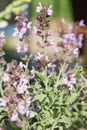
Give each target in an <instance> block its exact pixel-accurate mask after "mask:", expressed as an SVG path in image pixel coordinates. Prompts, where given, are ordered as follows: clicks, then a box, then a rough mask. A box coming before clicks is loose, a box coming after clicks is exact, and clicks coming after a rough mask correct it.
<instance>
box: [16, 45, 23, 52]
mask: <svg viewBox="0 0 87 130" xmlns="http://www.w3.org/2000/svg"><path fill="white" fill-rule="evenodd" d="M16 49H17V52H18V53H19V52H21V51H22V46H21V44H17V48H16Z"/></svg>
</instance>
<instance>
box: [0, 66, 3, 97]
mask: <svg viewBox="0 0 87 130" xmlns="http://www.w3.org/2000/svg"><path fill="white" fill-rule="evenodd" d="M0 94H1V96H2V97H3V90H2V68H1V66H0Z"/></svg>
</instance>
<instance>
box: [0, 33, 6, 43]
mask: <svg viewBox="0 0 87 130" xmlns="http://www.w3.org/2000/svg"><path fill="white" fill-rule="evenodd" d="M1 43H2V44H3V43H5V32H4V31H2V32H1V33H0V44H1Z"/></svg>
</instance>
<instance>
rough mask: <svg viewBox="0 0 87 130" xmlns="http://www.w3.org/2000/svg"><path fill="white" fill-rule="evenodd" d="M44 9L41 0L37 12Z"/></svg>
mask: <svg viewBox="0 0 87 130" xmlns="http://www.w3.org/2000/svg"><path fill="white" fill-rule="evenodd" d="M41 10H42V4H41V2H39V6H37V8H36V12H38V13H39V12H40V11H41Z"/></svg>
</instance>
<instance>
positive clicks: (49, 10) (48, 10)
mask: <svg viewBox="0 0 87 130" xmlns="http://www.w3.org/2000/svg"><path fill="white" fill-rule="evenodd" d="M52 13H53V11H52V5H50V6H49V7H48V9H47V14H48V15H49V16H51V15H52Z"/></svg>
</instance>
